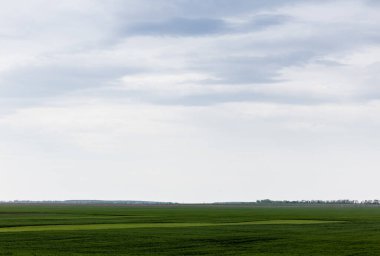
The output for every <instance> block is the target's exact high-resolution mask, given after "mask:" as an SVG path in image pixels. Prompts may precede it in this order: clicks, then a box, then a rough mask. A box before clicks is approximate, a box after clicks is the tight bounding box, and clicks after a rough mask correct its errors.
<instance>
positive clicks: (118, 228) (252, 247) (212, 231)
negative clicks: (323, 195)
mask: <svg viewBox="0 0 380 256" xmlns="http://www.w3.org/2000/svg"><path fill="white" fill-rule="evenodd" d="M0 255H173V256H174V255H176V256H177V255H380V208H379V207H355V206H351V207H347V206H345V207H338V206H337V207H331V206H324V207H253V206H244V205H242V206H237V205H235V206H222V205H219V206H217V205H204V206H190V205H189V206H183V205H182V206H181V205H172V206H100V205H99V206H90V205H77V206H70V205H39V206H38V205H29V206H28V205H0Z"/></svg>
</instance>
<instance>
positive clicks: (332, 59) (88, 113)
mask: <svg viewBox="0 0 380 256" xmlns="http://www.w3.org/2000/svg"><path fill="white" fill-rule="evenodd" d="M379 12H380V3H379V1H376V0H372V1H371V0H341V1H339V0H328V1H327V0H326V1H324V0H315V1H313V0H309V1H308V0H306V1H305V0H302V1H301V0H287V1H284V0H266V1H261V0H234V1H231V0H109V1H101V0H99V1H97V0H79V1H78V0H67V1H51V0H15V1H7V0H0V200H16V199H19V200H21V199H31V200H50V199H57V200H61V199H126V200H160V201H177V202H212V201H253V200H256V199H264V198H271V199H279V200H282V199H292V200H293V199H343V198H350V199H359V200H361V199H375V198H379V197H380V186H379V185H378V180H379V178H380V158H379V155H380V133H379V129H380V33H379V31H380V16H379Z"/></svg>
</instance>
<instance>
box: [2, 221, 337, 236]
mask: <svg viewBox="0 0 380 256" xmlns="http://www.w3.org/2000/svg"><path fill="white" fill-rule="evenodd" d="M333 222H336V221H325V220H262V221H249V222H236V223H235V222H233V223H146V224H145V223H118V224H84V225H40V226H17V227H5V228H0V233H3V232H27V231H32V232H36V231H55V230H97V229H129V228H187V227H209V226H237V225H286V224H288V225H305V224H321V223H333Z"/></svg>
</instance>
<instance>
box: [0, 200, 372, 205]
mask: <svg viewBox="0 0 380 256" xmlns="http://www.w3.org/2000/svg"><path fill="white" fill-rule="evenodd" d="M0 204H70V205H99V204H100V205H189V204H186V203H175V202H155V201H132V200H64V201H58V200H57V201H53V200H50V201H33V200H13V201H0ZM223 204H225V205H232V204H235V205H236V204H242V205H259V206H260V205H263V206H265V205H268V206H271V205H284V206H286V205H289V206H290V205H305V206H306V205H380V200H377V199H375V200H362V201H359V200H349V199H341V200H270V199H263V200H257V201H252V202H215V203H201V205H223Z"/></svg>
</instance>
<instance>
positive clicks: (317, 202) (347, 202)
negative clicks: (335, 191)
mask: <svg viewBox="0 0 380 256" xmlns="http://www.w3.org/2000/svg"><path fill="white" fill-rule="evenodd" d="M215 204H254V205H380V200H378V199H375V200H362V201H359V200H349V199H341V200H270V199H263V200H257V201H254V202H218V203H215Z"/></svg>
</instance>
